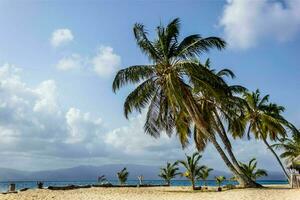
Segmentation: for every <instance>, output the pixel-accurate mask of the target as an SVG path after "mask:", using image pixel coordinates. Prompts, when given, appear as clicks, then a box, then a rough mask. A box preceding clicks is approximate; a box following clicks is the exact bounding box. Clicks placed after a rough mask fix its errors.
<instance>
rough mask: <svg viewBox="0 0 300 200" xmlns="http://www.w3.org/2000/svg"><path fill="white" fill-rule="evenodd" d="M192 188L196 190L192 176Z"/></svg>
mask: <svg viewBox="0 0 300 200" xmlns="http://www.w3.org/2000/svg"><path fill="white" fill-rule="evenodd" d="M191 181H192V188H193V190H196V187H195V180H194V179H193V178H192V180H191Z"/></svg>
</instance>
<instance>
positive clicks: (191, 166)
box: [178, 152, 206, 190]
mask: <svg viewBox="0 0 300 200" xmlns="http://www.w3.org/2000/svg"><path fill="white" fill-rule="evenodd" d="M201 157H202V156H201V155H200V154H199V153H197V152H195V153H193V154H192V156H188V155H186V160H179V161H178V162H179V163H180V164H182V166H183V167H184V168H185V169H186V171H185V172H184V173H182V176H185V177H186V178H187V179H189V180H190V181H191V183H192V188H193V190H195V189H196V186H195V183H196V181H197V178H198V177H199V175H200V174H201V171H202V170H204V169H205V168H206V166H204V165H199V160H200V159H201Z"/></svg>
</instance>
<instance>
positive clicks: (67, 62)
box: [56, 46, 121, 78]
mask: <svg viewBox="0 0 300 200" xmlns="http://www.w3.org/2000/svg"><path fill="white" fill-rule="evenodd" d="M120 65H121V57H120V56H119V55H117V54H116V53H115V52H114V50H113V48H112V47H110V46H100V47H99V49H98V50H97V53H96V55H95V56H93V57H91V56H86V57H85V59H83V57H82V56H81V55H79V54H72V55H71V56H65V57H63V58H62V59H60V60H59V61H58V63H57V64H56V68H57V69H58V70H61V71H70V70H75V69H79V68H82V69H85V70H89V71H92V72H94V73H96V74H97V75H98V76H99V77H101V78H109V77H110V76H111V75H113V74H114V73H115V72H116V71H117V70H118V69H119V68H120Z"/></svg>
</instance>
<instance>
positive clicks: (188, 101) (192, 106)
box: [183, 91, 261, 187]
mask: <svg viewBox="0 0 300 200" xmlns="http://www.w3.org/2000/svg"><path fill="white" fill-rule="evenodd" d="M185 92H186V91H185ZM183 104H184V106H185V108H186V110H187V111H188V113H189V115H190V117H191V118H192V120H193V121H194V123H195V125H196V127H197V128H198V129H199V130H202V131H203V133H205V135H206V136H207V137H208V139H209V140H210V142H211V143H212V144H213V145H214V147H215V148H216V150H217V151H218V153H219V154H220V156H221V158H222V159H223V161H224V162H225V164H226V166H227V167H228V168H229V170H230V171H231V172H232V173H233V174H234V176H235V177H236V178H237V181H238V182H239V184H240V185H241V186H242V187H261V185H260V184H258V183H256V182H254V181H253V180H251V179H250V178H249V177H247V176H246V175H245V174H242V173H239V172H238V171H237V170H236V169H235V167H234V166H233V164H232V163H231V162H230V160H229V159H228V157H227V156H226V154H225V152H224V151H223V149H222V148H221V146H220V145H219V144H218V142H217V140H216V138H215V136H214V135H213V134H211V133H210V132H208V131H207V129H205V128H203V127H206V125H205V122H204V120H203V119H202V118H201V117H199V115H198V113H200V112H199V110H198V107H197V106H196V103H195V102H194V99H193V98H192V97H191V96H190V95H189V94H186V95H185V101H184V102H183Z"/></svg>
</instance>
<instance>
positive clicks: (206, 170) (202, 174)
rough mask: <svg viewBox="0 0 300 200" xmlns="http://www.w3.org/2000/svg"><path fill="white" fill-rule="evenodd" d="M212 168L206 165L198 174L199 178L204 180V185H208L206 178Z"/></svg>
mask: <svg viewBox="0 0 300 200" xmlns="http://www.w3.org/2000/svg"><path fill="white" fill-rule="evenodd" d="M212 170H213V169H212V168H208V167H205V168H204V169H203V170H201V172H200V174H199V175H198V179H201V180H203V185H205V186H207V183H206V180H207V178H208V176H209V173H210V172H211V171H212Z"/></svg>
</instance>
